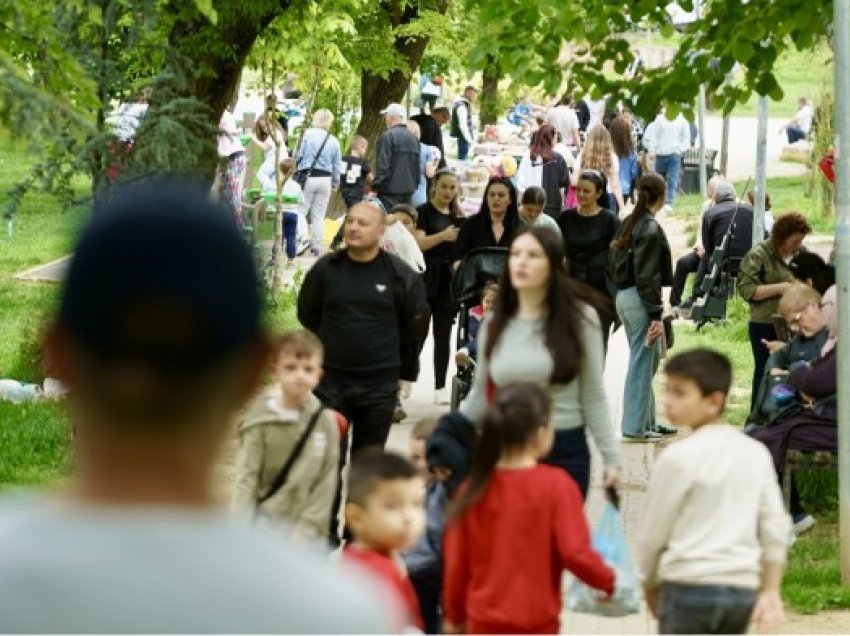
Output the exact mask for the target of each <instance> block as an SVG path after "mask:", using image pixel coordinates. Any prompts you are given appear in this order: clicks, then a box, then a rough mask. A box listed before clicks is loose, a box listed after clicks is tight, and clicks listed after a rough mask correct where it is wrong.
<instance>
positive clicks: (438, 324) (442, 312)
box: [428, 290, 456, 390]
mask: <svg viewBox="0 0 850 636" xmlns="http://www.w3.org/2000/svg"><path fill="white" fill-rule="evenodd" d="M428 304H429V305H430V306H431V332H432V333H433V334H434V388H435V389H437V390H439V389H443V388H445V386H446V375H448V372H449V358H450V357H451V353H452V342H451V340H452V325H453V324H454V320H455V309H456V305H455V303H454V301H453V300H452V299H451V296H449V291H448V290H446V292H445V293H443V294H439V295H438V296H437V297H435V298H429V299H428Z"/></svg>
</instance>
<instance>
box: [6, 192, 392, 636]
mask: <svg viewBox="0 0 850 636" xmlns="http://www.w3.org/2000/svg"><path fill="white" fill-rule="evenodd" d="M260 308H261V305H260V296H259V291H258V280H257V276H256V273H255V267H254V263H253V258H252V255H251V252H250V250H249V248H248V246H247V245H246V244H245V243H244V242H243V241H242V239H241V238H240V236H239V233H238V231H237V229H236V227H235V226H234V225H233V222H232V219H231V218H230V217H229V216H228V214H227V213H226V212H225V211H224V209H223V208H221V207H220V206H218V205H215V204H213V203H210V202H209V200H208V196H207V193H206V192H205V191H203V190H201V189H200V188H194V187H187V186H175V185H170V184H167V183H152V184H147V185H146V186H137V187H136V188H134V189H133V190H128V191H125V192H124V193H123V194H119V195H118V196H117V197H116V198H115V199H113V200H112V201H111V202H110V203H109V204H108V205H107V207H106V208H105V209H103V210H101V211H99V213H98V214H96V215H94V216H93V218H92V220H91V221H90V222H89V224H88V226H87V227H86V228H85V230H84V232H83V235H82V238H81V239H80V241H79V243H78V244H77V248H76V250H75V254H74V258H73V261H72V263H71V266H70V269H69V272H68V277H67V280H66V282H65V285H64V289H63V292H62V297H61V303H60V307H59V312H58V316H57V317H56V320H55V322H54V323H53V324H52V326H51V327H50V329H49V333H48V336H47V340H46V354H47V359H49V360H50V364H51V371H52V373H53V374H54V375H55V377H57V378H59V379H60V380H62V381H63V383H64V384H66V385H67V386H68V388H69V390H70V397H69V398H68V401H69V407H70V412H71V418H72V420H73V424H74V428H75V439H74V442H75V450H76V459H75V465H76V475H75V477H74V479H73V480H72V481H71V483H70V484H68V485H67V486H66V487H63V492H61V493H57V494H54V495H49V496H40V497H38V496H30V497H21V496H20V495H19V496H17V497H14V498H13V497H4V498H2V499H0V630H2V631H11V632H36V633H39V632H40V633H50V632H64V633H70V632H87V633H95V632H111V633H123V632H141V633H162V632H170V633H181V632H188V633H209V632H231V633H237V632H239V633H250V632H254V633H257V632H263V633H266V632H284V631H286V632H308V631H310V632H313V631H322V632H327V633H331V632H342V631H344V632H351V631H368V632H371V631H375V630H382V629H386V628H387V627H388V625H387V624H386V623H384V622H383V621H382V619H381V614H380V613H379V611H378V607H379V606H378V605H377V604H373V603H372V600H371V599H372V598H377V597H370V596H369V593H368V592H367V593H365V594H364V593H363V591H358V587H362V586H363V585H367V587H368V583H364V582H362V581H359V580H352V579H351V578H349V575H345V574H343V573H340V572H335V571H332V570H331V568H330V567H329V565H328V564H327V562H326V559H323V558H321V557H319V556H313V555H312V554H310V553H309V551H305V550H304V548H303V546H299V547H297V548H296V547H294V546H291V545H289V544H288V543H287V541H286V540H285V539H282V538H280V537H277V536H275V537H272V536H265V535H264V534H262V532H261V531H257V532H252V531H251V530H250V527H249V524H248V523H245V521H238V520H235V519H233V520H230V519H228V518H227V517H226V516H224V515H223V514H222V513H221V512H219V511H218V510H217V509H216V501H215V498H214V495H213V485H212V479H211V477H212V473H213V466H214V463H215V462H216V460H217V459H218V457H219V452H220V451H219V446H220V443H221V442H222V440H223V439H224V438H225V437H226V436H227V435H228V433H229V430H230V429H229V424H230V421H231V418H232V417H233V415H234V414H235V412H236V411H237V410H238V409H239V408H240V406H241V405H242V403H243V402H244V401H245V399H246V398H248V397H249V396H250V395H251V394H252V393H253V392H254V390H255V388H256V387H257V384H258V382H259V380H260V378H261V376H262V374H263V370H264V368H265V365H266V361H267V355H268V353H269V349H270V347H269V339H268V337H267V336H266V335H265V333H264V332H263V329H262V327H261V315H260ZM328 598H332V599H333V603H332V604H331V605H328V603H327V599H328ZM329 608H332V609H329ZM396 627H397V626H396Z"/></svg>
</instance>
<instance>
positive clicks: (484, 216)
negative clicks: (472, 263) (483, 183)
mask: <svg viewBox="0 0 850 636" xmlns="http://www.w3.org/2000/svg"><path fill="white" fill-rule="evenodd" d="M520 225H521V223H520V219H519V206H518V204H517V193H516V188H515V187H514V184H513V183H512V182H511V180H510V179H508V178H507V177H491V178H490V181H488V182H487V188H486V189H485V190H484V200H483V201H482V202H481V209H480V210H479V211H478V214H476V215H475V216H473V217H472V218H470V219H469V220H467V221H466V223H464V224H463V227H462V228H461V229H460V233H459V234H458V237H457V241H456V242H455V251H454V267H455V268H457V266H458V265H460V261H461V260H462V259H463V257H464V256H466V254H467V252H469V251H470V250H473V249H475V248H478V247H510V244H511V241H512V240H513V237H514V234H515V233H516V231H517V228H519V227H520Z"/></svg>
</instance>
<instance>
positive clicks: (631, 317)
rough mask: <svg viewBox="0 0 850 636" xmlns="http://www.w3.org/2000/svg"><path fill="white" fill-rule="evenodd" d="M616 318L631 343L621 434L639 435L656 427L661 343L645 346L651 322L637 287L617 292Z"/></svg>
mask: <svg viewBox="0 0 850 636" xmlns="http://www.w3.org/2000/svg"><path fill="white" fill-rule="evenodd" d="M616 306H617V316H619V318H620V322H621V323H623V329H625V330H626V338H627V339H628V341H629V370H628V372H627V373H626V387H625V390H624V392H623V422H622V431H623V434H627V435H640V434H642V433H645V432H646V431H647V430H649V429H651V428H652V427H654V426H655V394H654V393H653V391H652V378H653V377H654V376H655V372H656V371H657V370H658V361H659V358H660V356H659V351H658V341H656V342H654V343H652V345H651V346H646V332H647V331H648V330H649V323H650V322H651V320H650V318H649V314H648V313H646V309H644V306H643V302H642V301H641V299H640V295H639V294H638V291H637V287H629V288H628V289H621V290H620V291H618V292H617V300H616Z"/></svg>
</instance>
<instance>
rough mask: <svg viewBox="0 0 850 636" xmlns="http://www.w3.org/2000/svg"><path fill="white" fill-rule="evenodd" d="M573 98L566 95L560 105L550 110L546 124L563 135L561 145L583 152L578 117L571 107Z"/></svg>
mask: <svg viewBox="0 0 850 636" xmlns="http://www.w3.org/2000/svg"><path fill="white" fill-rule="evenodd" d="M571 102H572V98H571V97H570V96H569V95H564V96H563V97H562V98H561V101H560V102H558V105H557V106H555V107H554V108H550V109H549V112H548V113H546V123H547V124H549V125H550V126H552V127H553V128H554V129H555V130H557V131H558V134H560V135H561V143H563V144H566V145H568V146H573V147H574V148H575V149H576V150H581V138H580V137H579V134H578V130H579V123H578V115H576V111H574V110H573V109H572V108H571V107H570V103H571Z"/></svg>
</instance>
